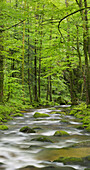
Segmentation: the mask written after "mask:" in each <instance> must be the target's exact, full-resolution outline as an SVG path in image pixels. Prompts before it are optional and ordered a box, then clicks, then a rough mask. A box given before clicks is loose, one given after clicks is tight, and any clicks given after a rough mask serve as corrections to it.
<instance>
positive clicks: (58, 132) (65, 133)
mask: <svg viewBox="0 0 90 170" xmlns="http://www.w3.org/2000/svg"><path fill="white" fill-rule="evenodd" d="M54 136H69V133H67V132H66V131H63V130H57V131H56V132H55V133H54Z"/></svg>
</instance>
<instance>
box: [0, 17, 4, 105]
mask: <svg viewBox="0 0 90 170" xmlns="http://www.w3.org/2000/svg"><path fill="white" fill-rule="evenodd" d="M0 16H1V14H0ZM1 18H2V16H1ZM0 27H1V28H3V26H2V25H1V26H0ZM2 51H3V35H2V33H1V34H0V102H3V82H4V73H3V54H2Z"/></svg>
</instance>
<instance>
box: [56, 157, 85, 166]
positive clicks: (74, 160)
mask: <svg viewBox="0 0 90 170" xmlns="http://www.w3.org/2000/svg"><path fill="white" fill-rule="evenodd" d="M54 162H63V163H64V164H65V165H66V164H71V165H73V164H77V163H78V164H82V163H83V158H77V157H60V158H58V159H57V160H54Z"/></svg>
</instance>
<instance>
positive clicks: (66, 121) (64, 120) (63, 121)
mask: <svg viewBox="0 0 90 170" xmlns="http://www.w3.org/2000/svg"><path fill="white" fill-rule="evenodd" d="M60 123H65V124H70V123H69V121H68V120H66V119H62V120H61V121H60Z"/></svg>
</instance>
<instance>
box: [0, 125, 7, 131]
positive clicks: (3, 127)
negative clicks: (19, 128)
mask: <svg viewBox="0 0 90 170" xmlns="http://www.w3.org/2000/svg"><path fill="white" fill-rule="evenodd" d="M7 129H8V127H7V126H6V125H0V130H7Z"/></svg>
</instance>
